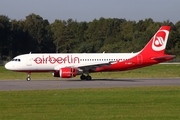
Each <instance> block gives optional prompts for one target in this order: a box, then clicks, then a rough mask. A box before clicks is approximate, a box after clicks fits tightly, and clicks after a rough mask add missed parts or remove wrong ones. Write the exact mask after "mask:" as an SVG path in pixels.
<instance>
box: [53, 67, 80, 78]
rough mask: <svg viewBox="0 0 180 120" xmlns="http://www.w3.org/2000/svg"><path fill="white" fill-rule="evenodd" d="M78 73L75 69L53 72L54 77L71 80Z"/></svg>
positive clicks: (61, 69) (68, 68)
mask: <svg viewBox="0 0 180 120" xmlns="http://www.w3.org/2000/svg"><path fill="white" fill-rule="evenodd" d="M77 73H78V70H77V68H70V67H67V68H60V69H59V71H57V72H54V77H61V78H72V77H76V75H77Z"/></svg>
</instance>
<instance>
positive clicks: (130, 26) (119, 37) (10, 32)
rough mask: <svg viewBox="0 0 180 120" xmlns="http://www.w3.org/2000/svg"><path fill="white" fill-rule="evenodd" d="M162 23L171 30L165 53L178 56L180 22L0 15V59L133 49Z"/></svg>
mask: <svg viewBox="0 0 180 120" xmlns="http://www.w3.org/2000/svg"><path fill="white" fill-rule="evenodd" d="M162 25H170V26H171V32H170V35H169V40H168V43H167V49H166V53H168V54H173V55H176V56H177V57H180V21H178V22H177V23H175V24H174V23H172V22H170V21H169V20H166V21H163V22H155V21H153V19H151V18H148V19H145V20H139V21H138V22H136V21H131V20H126V19H119V18H103V17H101V18H99V19H94V20H93V21H90V22H85V21H84V22H77V21H76V20H73V19H68V20H58V19H56V20H55V21H54V22H53V23H49V21H48V20H47V19H43V18H42V17H41V16H40V15H36V14H30V15H28V16H26V18H25V20H11V19H10V18H8V16H5V15H0V59H1V60H2V59H12V58H13V57H14V56H16V55H19V54H25V53H29V52H32V53H99V52H104V51H105V52H107V53H110V52H111V53H120V52H137V51H139V50H141V49H142V48H143V47H144V46H145V44H146V43H147V42H148V41H149V40H150V39H151V37H152V36H153V35H154V34H155V32H156V31H157V30H158V29H159V28H160V27H161V26H162Z"/></svg>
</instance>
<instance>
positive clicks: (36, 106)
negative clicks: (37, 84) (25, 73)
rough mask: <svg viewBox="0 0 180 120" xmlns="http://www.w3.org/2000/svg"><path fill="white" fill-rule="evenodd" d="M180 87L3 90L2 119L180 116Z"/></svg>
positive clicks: (154, 119) (167, 119)
mask: <svg viewBox="0 0 180 120" xmlns="http://www.w3.org/2000/svg"><path fill="white" fill-rule="evenodd" d="M179 100H180V87H179V86H176V87H175V86H174V87H173V86H169V87H129V88H128V87H124V88H101V89H100V88H99V89H98V88H97V89H69V90H33V91H3V92H2V91H1V92H0V120H120V119H122V120H179V119H180V114H179V113H180V101H179Z"/></svg>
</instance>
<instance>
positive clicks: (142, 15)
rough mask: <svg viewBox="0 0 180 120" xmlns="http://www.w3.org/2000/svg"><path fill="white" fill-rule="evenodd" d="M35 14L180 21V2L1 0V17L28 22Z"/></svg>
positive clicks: (53, 17)
mask: <svg viewBox="0 0 180 120" xmlns="http://www.w3.org/2000/svg"><path fill="white" fill-rule="evenodd" d="M31 13H35V14H38V15H40V16H41V17H43V19H48V20H49V22H50V23H52V22H54V20H55V19H60V20H67V19H69V18H72V19H73V20H77V21H87V22H89V21H92V20H94V19H99V18H100V17H104V18H125V19H126V20H135V21H138V20H144V19H146V18H152V19H153V20H154V21H159V22H163V21H166V20H170V21H171V22H173V23H176V22H177V21H180V0H0V15H6V16H8V17H9V18H10V19H17V20H20V19H25V17H26V16H28V15H29V14H31Z"/></svg>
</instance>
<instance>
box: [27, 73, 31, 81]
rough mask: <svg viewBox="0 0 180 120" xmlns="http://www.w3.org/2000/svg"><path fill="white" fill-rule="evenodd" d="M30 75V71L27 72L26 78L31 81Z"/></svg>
mask: <svg viewBox="0 0 180 120" xmlns="http://www.w3.org/2000/svg"><path fill="white" fill-rule="evenodd" d="M30 76H31V73H30V72H28V77H27V78H26V80H27V81H31V77H30Z"/></svg>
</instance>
